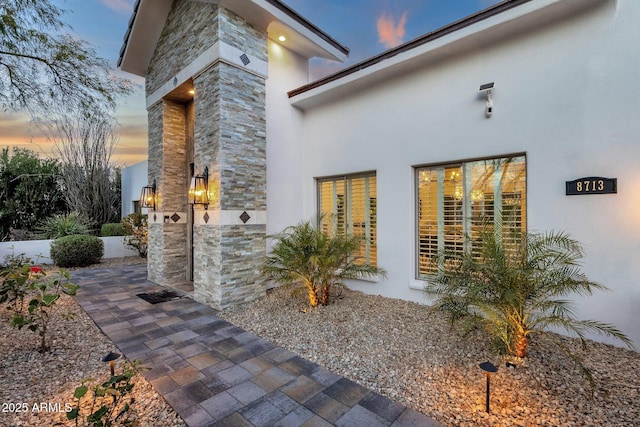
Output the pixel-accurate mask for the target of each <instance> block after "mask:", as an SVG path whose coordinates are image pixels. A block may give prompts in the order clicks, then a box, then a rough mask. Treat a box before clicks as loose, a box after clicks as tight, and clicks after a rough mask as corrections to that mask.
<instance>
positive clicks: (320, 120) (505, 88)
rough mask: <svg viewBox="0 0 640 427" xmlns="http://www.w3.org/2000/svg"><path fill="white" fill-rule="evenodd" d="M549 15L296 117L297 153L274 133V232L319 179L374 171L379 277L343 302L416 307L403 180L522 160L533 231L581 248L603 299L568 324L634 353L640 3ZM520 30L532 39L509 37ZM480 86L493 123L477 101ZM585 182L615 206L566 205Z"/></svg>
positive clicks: (589, 199) (409, 192)
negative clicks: (430, 170) (595, 183)
mask: <svg viewBox="0 0 640 427" xmlns="http://www.w3.org/2000/svg"><path fill="white" fill-rule="evenodd" d="M531 3H533V4H537V5H540V4H542V3H545V0H541V1H539V2H538V0H534V1H533V2H531ZM546 3H558V4H564V5H566V4H570V3H573V4H579V2H578V3H576V2H575V1H573V0H561V1H558V2H555V1H548V2H546ZM528 5H529V6H527V7H533V6H532V5H531V4H528ZM509 13H510V12H509ZM545 13H546V12H545ZM545 13H542V14H538V15H537V18H536V19H535V20H534V21H533V22H532V21H527V22H525V21H522V22H519V21H515V25H512V26H511V30H509V31H511V33H508V34H507V35H508V36H507V37H503V36H504V35H505V34H500V31H502V30H500V29H497V30H496V34H495V35H496V40H494V41H493V42H492V43H490V44H480V43H479V44H478V45H476V46H474V39H473V38H472V39H471V41H469V40H467V41H466V42H465V44H464V45H463V48H459V49H458V50H457V51H456V49H455V48H453V47H452V48H450V47H447V46H444V47H443V48H442V49H440V51H439V54H438V55H431V56H427V57H426V58H427V59H428V58H436V59H435V60H432V61H431V63H426V64H425V65H424V66H423V67H422V68H421V69H419V70H417V71H415V70H414V71H408V72H407V73H406V74H403V75H396V76H395V77H394V78H392V79H388V80H387V81H386V82H378V83H376V84H375V85H369V86H366V87H364V89H362V90H358V91H355V92H351V93H348V92H347V89H348V88H345V92H344V93H345V95H343V96H339V97H337V99H336V97H335V96H334V99H333V100H330V101H327V102H325V103H323V104H322V105H316V106H307V107H305V111H304V115H303V116H302V132H301V133H300V135H299V137H298V138H297V140H296V138H293V139H291V137H290V136H288V137H287V138H283V141H286V142H284V145H282V146H280V145H279V144H280V142H274V140H273V138H272V137H273V136H274V131H273V128H272V127H270V128H269V130H270V132H271V133H270V135H269V136H270V139H269V144H270V145H271V147H270V149H269V150H270V151H269V155H270V157H269V179H270V180H271V181H270V182H269V186H268V189H269V196H268V197H269V199H268V200H269V220H270V221H272V222H271V224H274V223H276V222H277V227H275V228H276V229H279V228H281V227H282V226H283V225H290V224H292V223H295V222H296V221H297V220H299V219H300V218H309V217H311V216H313V215H314V214H315V212H316V188H315V178H317V177H322V176H329V175H335V174H345V173H355V172H360V171H369V170H375V171H376V172H377V182H378V187H377V194H378V202H377V203H378V205H377V206H378V211H377V212H378V248H379V249H378V257H379V258H378V262H379V264H380V265H381V266H383V267H385V268H386V269H387V270H388V272H389V275H388V279H387V280H383V281H380V282H378V283H372V282H354V283H352V288H354V289H359V290H363V291H365V292H368V293H373V294H381V295H384V296H388V297H396V298H403V299H409V300H415V301H419V302H425V299H424V297H423V295H422V293H421V291H419V290H418V289H420V287H421V283H420V282H419V281H416V280H415V279H414V277H415V275H414V271H415V253H414V252H415V249H414V246H415V225H414V224H415V214H414V212H415V200H414V193H415V188H414V174H413V166H416V165H420V164H429V163H437V162H447V161H456V160H464V159H469V158H474V157H485V156H498V155H502V154H509V153H518V152H525V153H526V156H527V171H528V177H527V185H528V209H527V211H528V215H527V217H528V226H529V229H530V230H538V231H544V230H551V229H553V230H563V231H566V232H568V233H570V235H571V236H572V237H573V238H575V239H577V240H579V241H580V242H582V243H583V244H584V246H585V249H586V253H587V256H586V257H585V258H584V266H583V270H584V272H585V273H586V274H587V275H588V277H589V278H590V279H592V280H594V281H598V282H601V283H602V284H604V285H606V286H608V287H609V288H611V290H612V292H608V293H597V294H596V295H594V296H593V297H590V298H588V299H584V298H577V307H578V310H577V314H578V317H581V318H593V319H597V320H601V321H605V322H612V323H614V324H615V325H617V326H618V327H619V328H621V329H622V330H623V331H624V332H625V333H627V334H628V335H629V336H631V337H632V338H633V339H634V340H635V342H636V343H637V344H638V346H640V328H637V325H638V324H640V308H639V307H640V257H639V255H640V191H639V190H640V167H639V162H640V75H639V74H638V70H640V37H638V16H640V2H638V1H637V0H619V1H615V0H607V1H602V2H600V5H599V6H597V7H595V8H590V9H588V10H586V11H585V12H584V13H575V12H572V13H571V14H569V16H564V17H563V18H562V20H561V21H560V22H553V20H552V19H551V17H550V16H548V15H545ZM551 16H553V15H551ZM520 24H522V25H521V26H522V28H526V26H527V25H531V26H532V27H533V29H531V30H527V31H526V32H524V33H520V34H514V33H513V28H514V27H515V28H518V26H519V25H520ZM525 24H526V25H525ZM483 25H484V24H483ZM488 82H495V86H496V87H495V91H494V115H493V117H492V118H490V119H487V118H486V117H485V115H484V112H485V101H484V98H483V97H482V96H480V95H479V94H478V88H479V86H480V85H481V84H483V83H488ZM270 83H271V82H270ZM361 86H362V85H361ZM289 87H291V86H289ZM351 87H353V86H351ZM349 90H350V89H349ZM347 93H348V95H347ZM294 102H295V100H294ZM292 111H293V112H291V113H289V114H291V115H295V114H297V113H296V111H297V110H296V109H292ZM291 130H292V131H295V128H293V129H291ZM287 132H288V130H287ZM273 145H277V147H276V148H274V147H273ZM300 150H302V158H301V162H300V164H295V165H293V163H295V162H296V160H297V159H298V155H299V153H300ZM275 154H277V155H282V156H284V159H274V157H273V155H275ZM274 165H277V166H276V169H277V170H275V171H274ZM289 167H294V168H295V169H293V170H291V171H290V170H287V171H286V172H285V171H281V170H280V168H289ZM585 176H603V177H611V178H617V179H618V193H617V194H614V195H612V194H608V195H589V196H566V195H565V181H568V180H573V179H576V178H580V177H585ZM292 177H294V178H292ZM295 177H300V178H295ZM299 185H302V186H303V189H302V193H300V191H301V190H300V189H299V187H298V186H299ZM275 189H277V190H275ZM282 189H285V190H282ZM280 205H282V206H280ZM299 205H302V206H304V209H303V210H302V211H301V212H300V209H299V208H298V206H299ZM289 211H290V212H292V213H291V214H287V212H289ZM274 218H276V219H274ZM281 218H285V219H286V221H284V222H283V221H282V220H281ZM273 230H274V228H273V227H271V231H273ZM594 338H595V339H599V340H602V338H599V337H598V336H595V337H594Z"/></svg>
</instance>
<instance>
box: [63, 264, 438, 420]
mask: <svg viewBox="0 0 640 427" xmlns="http://www.w3.org/2000/svg"><path fill="white" fill-rule="evenodd" d="M146 278H147V270H146V266H145V265H135V266H123V267H117V268H105V269H89V270H78V271H75V272H73V279H74V281H75V282H76V283H78V284H80V285H81V288H80V291H79V292H78V296H77V297H76V300H77V301H78V303H79V304H80V306H82V308H83V309H84V310H85V311H86V312H87V314H88V315H89V316H90V317H91V318H92V319H93V320H94V322H95V323H96V324H97V325H98V326H99V327H100V329H102V330H103V331H104V333H105V334H106V335H107V336H108V337H109V338H110V339H111V340H112V341H113V342H114V343H115V344H116V345H117V346H118V348H119V349H120V351H121V352H122V353H123V354H124V355H125V356H126V357H127V358H128V359H129V360H134V359H135V360H139V361H140V362H141V363H142V366H147V367H150V368H152V369H151V370H149V371H144V372H143V375H144V376H145V377H146V378H147V380H149V382H150V383H151V384H152V385H153V387H154V388H155V389H156V390H157V391H158V392H159V393H160V394H161V395H162V396H163V397H164V398H165V399H166V401H167V402H168V403H169V404H170V405H171V406H172V407H173V408H174V409H175V410H176V412H178V414H180V416H181V417H182V418H183V419H184V420H185V421H186V422H187V424H188V425H189V426H218V425H220V426H331V425H336V426H366V427H376V426H393V427H400V426H411V427H416V426H429V427H433V426H439V425H440V424H438V423H437V422H435V421H434V420H432V419H430V418H427V417H425V416H424V415H422V414H420V413H418V412H416V411H414V410H412V409H409V408H406V407H404V406H402V405H400V404H398V403H396V402H394V401H392V400H390V399H388V398H386V397H384V396H381V395H380V394H378V393H375V392H373V391H371V390H369V389H367V388H365V387H362V386H360V385H358V384H357V383H355V382H353V381H350V380H348V379H346V378H343V377H341V376H339V375H336V374H334V373H332V372H330V371H328V370H326V369H324V368H322V367H320V366H318V365H316V364H315V363H312V362H310V361H308V360H305V359H303V358H302V357H300V356H298V355H296V354H295V353H292V352H290V351H288V350H285V349H283V348H281V347H278V346H276V345H274V344H272V343H271V342H269V341H266V340H264V339H262V338H260V337H258V336H256V335H254V334H252V333H249V332H247V331H245V330H243V329H241V328H239V327H236V326H234V325H232V324H230V323H228V322H226V321H224V320H222V319H220V318H218V317H217V316H216V311H215V310H214V309H212V308H210V307H207V306H205V305H202V304H200V303H197V302H195V301H194V300H192V299H191V298H187V297H185V298H181V299H177V300H174V301H168V302H164V303H160V304H150V303H148V302H146V301H144V300H143V299H141V298H139V297H137V296H136V294H138V293H142V292H147V293H148V292H155V291H160V290H163V289H164V288H162V287H161V286H158V285H155V284H153V283H151V282H148V281H147V279H146Z"/></svg>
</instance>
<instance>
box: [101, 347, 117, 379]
mask: <svg viewBox="0 0 640 427" xmlns="http://www.w3.org/2000/svg"><path fill="white" fill-rule="evenodd" d="M119 358H120V354H118V353H114V352H113V351H110V352H109V354H107V355H106V356H105V357H103V358H102V361H103V362H105V363H106V362H109V369H110V370H111V376H114V375H115V361H116V359H119Z"/></svg>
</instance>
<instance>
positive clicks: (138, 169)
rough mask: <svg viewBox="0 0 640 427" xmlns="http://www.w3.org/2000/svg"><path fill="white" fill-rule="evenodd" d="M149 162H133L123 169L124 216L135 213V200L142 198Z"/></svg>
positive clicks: (149, 183) (147, 183) (146, 182)
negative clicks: (141, 193)
mask: <svg viewBox="0 0 640 427" xmlns="http://www.w3.org/2000/svg"><path fill="white" fill-rule="evenodd" d="M148 164H149V162H148V161H147V160H145V161H143V162H140V163H136V164H133V165H131V166H128V167H126V168H124V169H122V198H121V200H122V217H123V218H124V217H125V216H127V215H129V214H131V213H133V202H134V201H136V200H140V192H141V191H142V187H144V186H145V185H151V184H152V183H151V182H148V178H147V170H148Z"/></svg>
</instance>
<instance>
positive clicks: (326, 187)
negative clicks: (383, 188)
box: [318, 173, 377, 265]
mask: <svg viewBox="0 0 640 427" xmlns="http://www.w3.org/2000/svg"><path fill="white" fill-rule="evenodd" d="M318 213H319V214H321V215H322V217H323V222H322V224H321V227H322V229H323V231H325V232H326V233H331V234H339V235H345V234H352V235H356V236H363V238H362V245H361V247H360V249H359V250H358V252H357V253H356V256H357V257H358V258H360V259H361V260H362V261H363V262H366V263H368V264H371V265H376V263H377V238H376V228H377V219H376V218H377V195H376V176H375V173H367V174H358V175H345V176H340V177H331V178H321V179H318Z"/></svg>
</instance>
